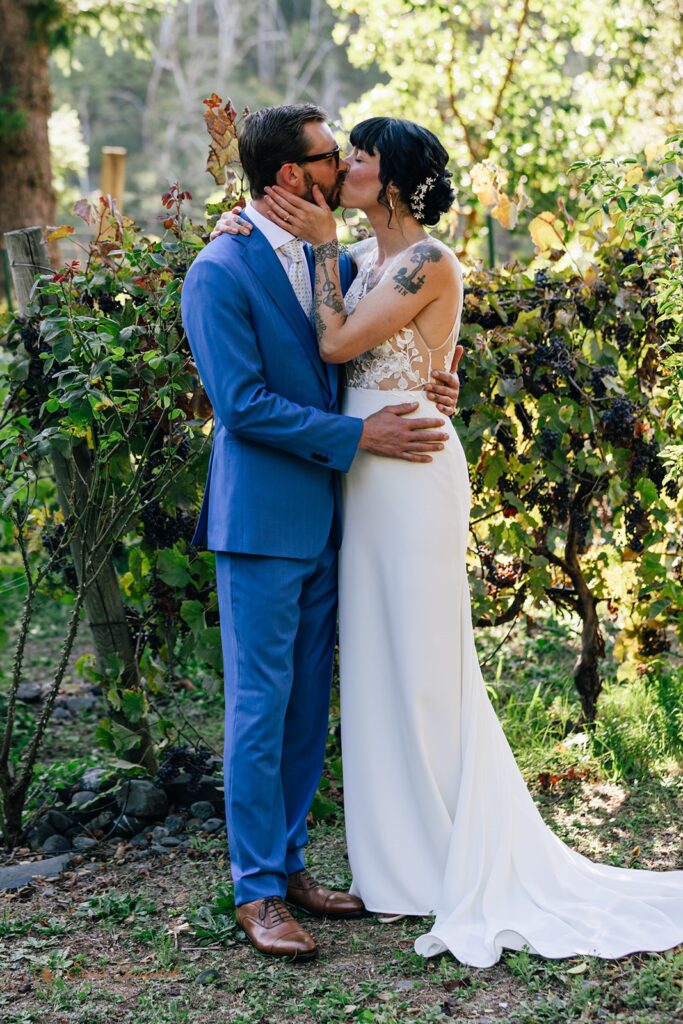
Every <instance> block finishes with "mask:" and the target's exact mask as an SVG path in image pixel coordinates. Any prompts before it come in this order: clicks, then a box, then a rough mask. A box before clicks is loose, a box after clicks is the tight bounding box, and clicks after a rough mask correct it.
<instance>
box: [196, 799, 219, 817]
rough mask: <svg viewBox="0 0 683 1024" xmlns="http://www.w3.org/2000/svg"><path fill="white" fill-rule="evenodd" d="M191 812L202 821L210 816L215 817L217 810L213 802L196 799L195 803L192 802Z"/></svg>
mask: <svg viewBox="0 0 683 1024" xmlns="http://www.w3.org/2000/svg"><path fill="white" fill-rule="evenodd" d="M190 814H192V815H193V816H194V817H195V818H199V820H200V821H207V820H208V819H209V818H213V816H214V814H215V810H214V806H213V804H210V803H209V801H208V800H195V802H194V803H193V804H190Z"/></svg>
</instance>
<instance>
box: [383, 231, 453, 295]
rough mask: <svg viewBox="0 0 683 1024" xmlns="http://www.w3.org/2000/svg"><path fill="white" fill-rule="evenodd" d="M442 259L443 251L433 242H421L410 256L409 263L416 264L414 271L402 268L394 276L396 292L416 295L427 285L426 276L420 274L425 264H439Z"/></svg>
mask: <svg viewBox="0 0 683 1024" xmlns="http://www.w3.org/2000/svg"><path fill="white" fill-rule="evenodd" d="M441 257H442V253H441V249H439V247H438V246H437V245H434V243H433V242H420V244H419V245H416V246H415V248H414V249H413V251H412V252H411V254H410V261H409V262H410V263H412V264H414V266H413V269H412V270H411V269H410V268H409V267H401V269H400V270H398V271H397V272H396V273H395V274H394V281H395V282H396V284H395V285H394V291H397V292H398V293H399V295H407V294H408V292H411V294H413V295H415V294H416V293H417V292H419V290H420V288H421V287H422V285H423V284H424V283H425V275H424V274H421V273H420V271H421V270H422V268H423V267H424V265H425V263H438V262H439V260H440V259H441ZM418 275H419V276H418Z"/></svg>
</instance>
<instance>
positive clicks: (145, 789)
mask: <svg viewBox="0 0 683 1024" xmlns="http://www.w3.org/2000/svg"><path fill="white" fill-rule="evenodd" d="M118 796H119V800H120V801H121V802H122V803H123V801H125V803H123V807H124V810H125V812H126V814H132V815H135V816H136V817H138V818H165V817H166V814H167V812H168V797H167V796H166V794H165V793H164V791H163V789H159V788H158V787H157V786H155V785H154V783H153V782H148V781H147V780H146V779H132V780H131V781H130V782H127V783H125V784H124V785H123V786H122V787H121V789H120V790H119V794H118Z"/></svg>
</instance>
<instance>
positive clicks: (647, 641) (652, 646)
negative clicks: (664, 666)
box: [638, 628, 671, 658]
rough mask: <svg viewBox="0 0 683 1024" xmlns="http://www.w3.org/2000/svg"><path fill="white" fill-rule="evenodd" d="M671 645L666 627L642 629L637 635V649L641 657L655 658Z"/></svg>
mask: <svg viewBox="0 0 683 1024" xmlns="http://www.w3.org/2000/svg"><path fill="white" fill-rule="evenodd" d="M670 647H671V641H670V640H669V639H668V638H667V635H666V629H664V628H662V629H643V631H642V632H641V634H640V637H639V643H638V651H639V653H640V655H641V656H642V657H643V658H656V657H657V655H658V654H664V653H665V651H668V650H669V648H670Z"/></svg>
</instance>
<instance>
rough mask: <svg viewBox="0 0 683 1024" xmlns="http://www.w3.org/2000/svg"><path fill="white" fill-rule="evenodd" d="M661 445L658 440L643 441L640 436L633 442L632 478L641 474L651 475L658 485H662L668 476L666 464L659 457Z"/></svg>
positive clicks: (634, 478)
mask: <svg viewBox="0 0 683 1024" xmlns="http://www.w3.org/2000/svg"><path fill="white" fill-rule="evenodd" d="M659 450H660V449H659V445H658V444H657V442H656V441H643V439H642V437H638V438H636V439H635V441H634V442H633V456H632V458H631V467H630V474H631V479H632V480H637V479H638V477H640V476H649V478H650V480H652V482H653V483H654V484H656V485H657V487H661V486H662V484H663V483H664V477H665V476H666V466H665V465H664V463H663V462H662V460H661V459H660V458H659Z"/></svg>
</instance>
